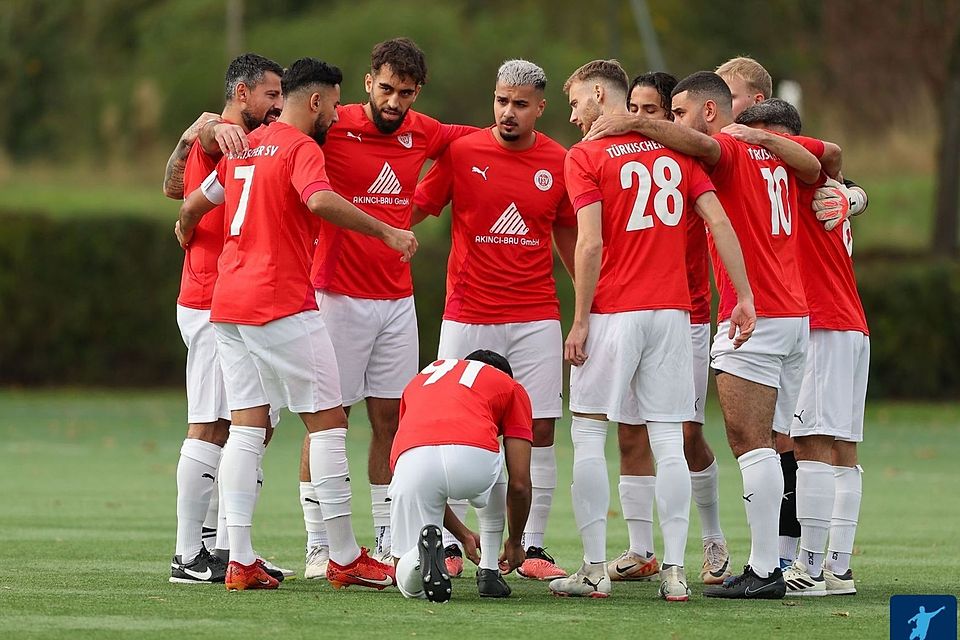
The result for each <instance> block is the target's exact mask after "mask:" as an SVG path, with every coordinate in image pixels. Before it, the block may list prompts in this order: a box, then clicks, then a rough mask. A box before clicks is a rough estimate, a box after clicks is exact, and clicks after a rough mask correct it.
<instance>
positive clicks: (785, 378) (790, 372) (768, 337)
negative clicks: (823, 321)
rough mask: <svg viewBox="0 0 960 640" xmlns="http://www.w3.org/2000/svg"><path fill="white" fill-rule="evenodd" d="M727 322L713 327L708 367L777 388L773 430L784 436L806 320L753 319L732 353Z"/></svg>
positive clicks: (799, 373) (796, 390) (799, 378)
mask: <svg viewBox="0 0 960 640" xmlns="http://www.w3.org/2000/svg"><path fill="white" fill-rule="evenodd" d="M728 331H730V321H729V320H724V321H723V322H721V323H720V324H719V325H717V335H716V336H715V337H714V339H713V347H712V348H711V349H710V366H711V367H712V368H713V369H714V370H716V371H723V372H726V373H729V374H731V375H735V376H737V377H739V378H743V379H745V380H749V381H751V382H756V383H757V384H762V385H765V386H767V387H773V388H774V389H777V408H776V411H775V412H774V415H773V428H774V429H775V430H776V431H778V432H780V433H788V432H789V430H790V423H791V421H792V420H793V411H794V409H796V407H797V396H798V395H799V394H800V383H801V382H803V365H804V362H805V361H806V359H807V343H808V342H809V341H810V319H809V318H808V317H806V316H804V317H802V318H757V327H756V329H754V331H753V335H752V336H750V339H749V340H747V341H746V343H744V345H743V346H742V347H740V348H739V349H736V350H734V348H733V341H732V340H731V339H730V338H728V337H727V332H728Z"/></svg>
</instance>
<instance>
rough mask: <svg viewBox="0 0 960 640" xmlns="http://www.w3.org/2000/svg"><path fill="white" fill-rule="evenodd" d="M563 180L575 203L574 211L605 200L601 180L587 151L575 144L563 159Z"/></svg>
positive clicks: (571, 199)
mask: <svg viewBox="0 0 960 640" xmlns="http://www.w3.org/2000/svg"><path fill="white" fill-rule="evenodd" d="M563 180H564V182H565V183H566V187H567V196H569V198H570V202H571V203H573V210H574V212H577V211H580V209H582V208H584V207H586V206H587V205H591V204H593V203H594V202H600V201H601V200H603V194H602V193H601V191H600V180H599V177H598V176H597V175H596V171H594V170H593V168H592V167H591V163H590V158H589V157H588V156H587V152H586V151H585V150H584V149H583V148H582V147H580V146H577V145H574V146H573V147H572V148H571V149H570V151H568V152H567V157H566V158H565V159H564V161H563Z"/></svg>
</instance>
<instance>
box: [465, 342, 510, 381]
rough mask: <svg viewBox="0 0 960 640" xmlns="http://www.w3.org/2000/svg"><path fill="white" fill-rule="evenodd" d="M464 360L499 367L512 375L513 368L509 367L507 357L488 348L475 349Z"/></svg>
mask: <svg viewBox="0 0 960 640" xmlns="http://www.w3.org/2000/svg"><path fill="white" fill-rule="evenodd" d="M464 360H477V361H479V362H482V363H484V364H488V365H490V366H491V367H494V368H496V369H500V371H503V372H504V373H505V374H507V375H508V376H510V377H511V378H512V377H513V369H511V368H510V363H509V362H507V359H506V358H504V357H503V356H502V355H500V354H499V353H497V352H496V351H490V350H489V349H477V350H476V351H474V352H473V353H471V354H470V355H468V356H467V357H466V358H464Z"/></svg>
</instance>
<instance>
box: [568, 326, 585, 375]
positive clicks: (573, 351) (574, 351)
mask: <svg viewBox="0 0 960 640" xmlns="http://www.w3.org/2000/svg"><path fill="white" fill-rule="evenodd" d="M588 333H590V327H589V325H588V324H587V323H585V322H583V323H577V322H574V323H573V326H572V327H570V333H568V334H567V340H566V342H564V343H563V358H564V360H566V361H567V362H569V363H570V364H572V365H573V366H575V367H579V366H580V365H582V364H583V363H584V362H586V361H587V352H586V349H585V347H586V345H587V334H588Z"/></svg>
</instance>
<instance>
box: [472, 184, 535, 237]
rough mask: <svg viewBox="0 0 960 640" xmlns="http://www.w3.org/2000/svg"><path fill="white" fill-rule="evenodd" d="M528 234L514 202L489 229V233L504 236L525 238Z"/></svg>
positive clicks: (525, 224) (528, 229) (527, 229)
mask: <svg viewBox="0 0 960 640" xmlns="http://www.w3.org/2000/svg"><path fill="white" fill-rule="evenodd" d="M488 168H489V167H488ZM474 169H476V167H474ZM529 232H530V228H529V227H527V223H526V222H525V221H524V220H523V216H522V215H520V210H519V209H517V205H516V203H514V202H511V203H510V204H509V205H508V206H507V208H506V209H504V210H503V213H501V214H500V217H499V218H497V221H496V222H494V223H493V226H492V227H490V233H496V234H500V235H505V236H525V235H527V233H529Z"/></svg>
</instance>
